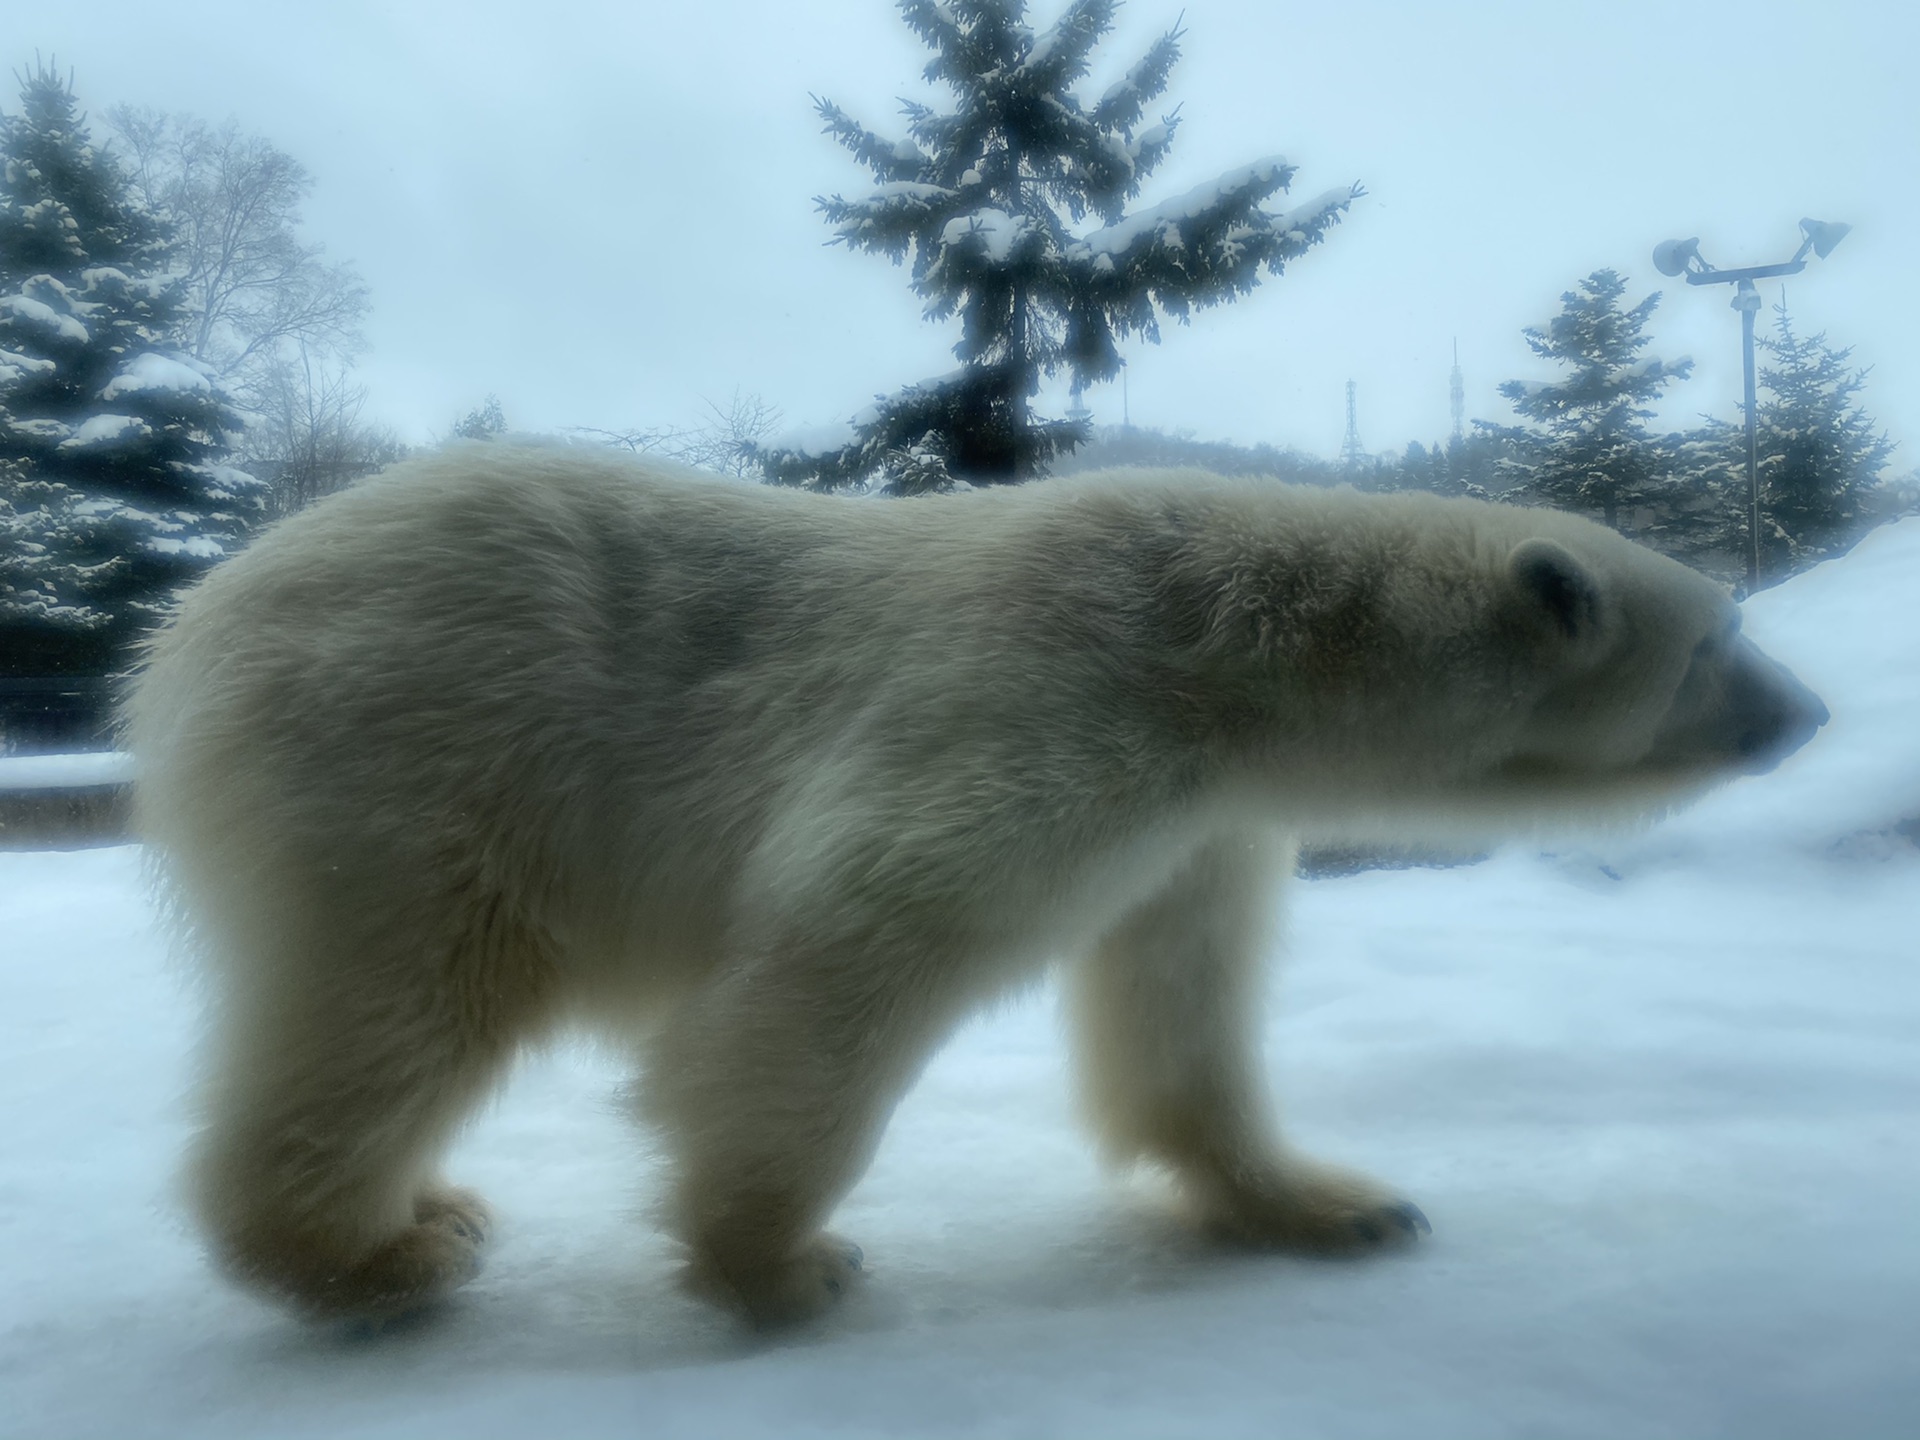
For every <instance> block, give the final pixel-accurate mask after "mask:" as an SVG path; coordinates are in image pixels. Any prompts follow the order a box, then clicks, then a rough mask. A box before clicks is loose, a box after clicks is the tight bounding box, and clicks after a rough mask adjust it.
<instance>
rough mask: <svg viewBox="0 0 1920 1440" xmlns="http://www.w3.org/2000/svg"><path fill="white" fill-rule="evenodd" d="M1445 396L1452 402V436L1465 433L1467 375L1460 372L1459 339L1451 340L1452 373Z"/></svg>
mask: <svg viewBox="0 0 1920 1440" xmlns="http://www.w3.org/2000/svg"><path fill="white" fill-rule="evenodd" d="M1447 398H1448V399H1450V400H1451V401H1452V402H1453V438H1454V439H1455V440H1459V439H1461V438H1463V436H1464V434H1465V425H1466V419H1467V377H1466V376H1465V375H1463V374H1461V373H1460V341H1459V338H1458V337H1457V336H1456V337H1455V339H1454V342H1453V374H1451V375H1450V376H1448V377H1447Z"/></svg>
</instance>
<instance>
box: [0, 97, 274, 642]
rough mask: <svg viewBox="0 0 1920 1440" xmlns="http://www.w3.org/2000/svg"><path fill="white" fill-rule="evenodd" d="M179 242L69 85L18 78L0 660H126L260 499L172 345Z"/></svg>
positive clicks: (222, 417) (239, 530)
mask: <svg viewBox="0 0 1920 1440" xmlns="http://www.w3.org/2000/svg"><path fill="white" fill-rule="evenodd" d="M169 240H170V233H169V228H168V225H167V222H166V220H165V218H164V217H162V216H160V215H157V214H155V213H154V212H153V211H152V210H151V209H149V208H148V207H146V206H144V205H142V204H141V203H140V202H139V201H138V200H137V199H136V198H135V197H134V196H133V194H132V192H131V190H130V188H129V186H128V183H127V177H126V175H125V173H124V172H123V171H122V169H121V168H120V166H119V165H118V163H117V162H116V161H115V159H114V157H113V156H112V155H111V154H110V153H108V152H106V151H104V150H100V149H97V148H95V146H94V145H93V143H92V141H91V139H90V137H89V133H88V128H87V124H86V119H85V117H84V116H83V115H82V114H81V113H80V111H79V106H78V103H77V102H76V100H75V99H74V95H73V90H72V86H71V82H70V81H69V80H66V79H62V78H61V77H60V76H59V75H58V74H57V73H56V72H55V71H54V70H53V69H52V68H51V67H48V66H36V68H35V69H34V70H33V71H32V72H30V73H29V74H27V75H25V76H23V77H22V78H21V92H20V112H19V113H18V114H13V115H9V114H4V113H0V672H4V673H6V674H10V675H14V676H20V675H70V674H94V675H98V674H103V673H106V672H107V671H108V670H110V669H112V668H115V667H117V666H118V665H120V664H121V663H123V661H124V659H125V657H126V654H127V646H128V644H129V642H130V641H131V640H132V639H133V638H134V637H135V636H137V635H138V634H139V633H140V631H142V630H143V629H145V628H146V627H147V626H148V625H150V624H151V623H152V622H153V620H154V619H155V618H156V617H157V616H158V615H159V614H160V613H161V611H162V609H163V608H164V606H165V603H166V600H167V598H168V596H169V595H170V594H171V592H172V591H173V590H174V589H175V588H176V587H177V586H179V585H180V584H182V583H183V582H185V581H187V580H190V579H192V578H193V577H194V576H196V575H198V574H199V573H200V572H201V571H203V570H204V569H205V568H206V567H207V566H208V565H210V564H212V563H213V562H214V561H215V560H217V559H219V558H220V557H221V556H222V555H224V554H226V553H227V552H228V551H229V550H231V549H233V548H234V547H236V546H237V545H239V544H241V543H242V542H243V541H244V539H245V536H246V534H247V531H248V529H249V528H250V527H251V525H252V524H253V523H255V521H256V520H257V518H258V517H259V515H260V514H261V513H262V510H263V499H264V490H263V487H261V486H260V485H258V484H257V483H256V482H255V481H254V480H253V479H252V478H251V477H250V476H247V475H245V474H243V473H241V472H240V471H238V470H235V469H232V468H230V467H228V466H224V465H222V464H221V463H220V457H221V456H222V454H224V452H225V448H226V443H227V438H228V436H229V435H230V434H231V433H232V432H233V431H234V430H235V429H236V428H237V427H238V424H239V419H238V416H237V415H236V413H235V412H234V410H233V408H232V406H231V405H230V404H229V402H228V400H227V397H226V396H225V395H224V394H223V393H222V392H221V390H220V389H219V388H218V387H217V386H216V385H215V384H214V383H213V381H212V379H211V378H210V376H209V375H208V373H207V371H206V368H205V367H204V366H201V365H198V364H196V363H194V362H192V361H191V360H189V359H187V358H185V357H184V356H181V355H179V354H178V353H174V352H170V351H169V350H168V349H167V348H166V344H165V338H164V337H165V336H166V335H167V334H168V333H169V332H170V331H171V330H172V329H173V327H174V326H175V325H176V323H177V318H178V304H179V299H178V286H177V282H176V281H175V279H174V277H172V276H171V275H169V274H168V273H167V272H166V270H165V265H166V260H167V256H168V253H169V251H168V245H169Z"/></svg>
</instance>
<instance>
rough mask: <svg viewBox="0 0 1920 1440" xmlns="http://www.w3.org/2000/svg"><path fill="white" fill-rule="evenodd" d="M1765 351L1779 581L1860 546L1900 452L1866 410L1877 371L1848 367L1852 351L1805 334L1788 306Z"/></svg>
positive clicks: (1764, 459)
mask: <svg viewBox="0 0 1920 1440" xmlns="http://www.w3.org/2000/svg"><path fill="white" fill-rule="evenodd" d="M1759 344H1760V347H1761V349H1763V350H1764V351H1766V353H1767V355H1768V357H1769V358H1770V359H1771V360H1772V362H1773V363H1772V364H1770V365H1762V366H1761V368H1760V384H1761V386H1762V387H1763V389H1764V392H1765V398H1764V399H1762V400H1761V402H1760V415H1759V422H1760V423H1759V440H1760V446H1759V452H1760V456H1759V461H1760V463H1759V474H1760V518H1761V524H1762V526H1763V532H1762V534H1761V537H1760V538H1761V557H1762V561H1763V572H1762V573H1763V574H1773V575H1776V576H1779V575H1784V574H1786V573H1790V572H1791V571H1793V570H1799V569H1804V568H1805V567H1806V566H1807V565H1810V564H1813V563H1815V562H1817V561H1819V560H1823V559H1825V558H1826V557H1827V556H1829V555H1834V554H1838V553H1840V552H1842V551H1844V550H1846V549H1848V548H1849V547H1851V546H1852V545H1853V543H1854V542H1855V541H1856V540H1858V539H1859V538H1860V536H1861V535H1862V534H1863V533H1864V532H1865V531H1866V529H1867V528H1868V527H1869V525H1870V524H1871V517H1872V510H1873V505H1872V501H1873V492H1874V490H1875V488H1876V487H1877V486H1878V485H1879V484H1880V480H1881V475H1882V472H1883V471H1885V469H1886V467H1887V461H1888V460H1889V459H1890V458H1892V455H1893V449H1894V446H1893V442H1892V441H1891V440H1889V439H1887V437H1886V434H1885V432H1884V431H1882V430H1880V429H1879V428H1878V427H1877V426H1876V425H1875V423H1874V421H1873V417H1872V416H1870V415H1868V414H1867V412H1866V410H1865V409H1864V408H1863V407H1862V406H1861V404H1860V399H1859V396H1860V392H1861V390H1862V389H1863V388H1865V386H1866V383H1867V373H1868V372H1867V371H1865V370H1861V369H1855V368H1852V367H1850V366H1849V365H1848V364H1847V361H1848V359H1849V358H1850V357H1851V356H1852V354H1853V351H1852V350H1851V349H1841V350H1836V349H1834V348H1832V347H1831V346H1829V345H1828V344H1827V337H1826V335H1825V334H1824V333H1821V334H1817V335H1807V336H1802V335H1800V334H1799V333H1798V332H1796V331H1795V330H1794V328H1793V318H1792V316H1790V315H1789V314H1788V313H1787V306H1786V302H1785V301H1784V300H1783V301H1782V302H1781V303H1780V304H1779V305H1778V306H1776V307H1775V309H1774V333H1773V334H1772V335H1771V336H1762V337H1761V339H1760V341H1759ZM1728 428H1729V429H1731V428H1733V427H1728Z"/></svg>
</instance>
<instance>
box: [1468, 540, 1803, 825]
mask: <svg viewBox="0 0 1920 1440" xmlns="http://www.w3.org/2000/svg"><path fill="white" fill-rule="evenodd" d="M1501 570H1502V573H1501V575H1500V576H1499V578H1498V580H1497V582H1496V583H1497V585H1498V586H1499V587H1500V588H1501V590H1502V592H1503V593H1502V595H1501V600H1500V604H1499V605H1498V607H1497V609H1496V613H1497V614H1498V615H1499V616H1500V617H1501V628H1503V629H1504V630H1505V631H1506V633H1507V635H1508V636H1509V637H1511V639H1510V643H1511V646H1512V650H1513V653H1514V654H1515V656H1516V657H1517V661H1518V676H1519V679H1518V683H1517V685H1516V687H1515V688H1516V691H1517V695H1516V698H1517V700H1518V701H1519V703H1518V705H1517V706H1516V712H1515V715H1514V720H1515V721H1516V722H1517V723H1515V724H1514V725H1513V726H1512V728H1511V730H1510V732H1509V734H1508V736H1507V744H1506V754H1505V756H1504V757H1503V758H1502V759H1501V761H1500V763H1499V765H1498V777H1499V779H1500V780H1501V781H1502V782H1504V783H1505V784H1507V785H1511V786H1512V787H1514V789H1515V790H1516V791H1517V792H1519V794H1522V795H1524V794H1538V795H1540V796H1541V797H1542V798H1554V797H1558V798H1560V799H1563V800H1569V801H1579V800H1582V799H1585V800H1588V801H1591V802H1592V803H1594V804H1596V805H1598V806H1601V807H1603V808H1607V809H1616V808H1622V807H1623V806H1624V808H1628V809H1632V808H1645V807H1647V806H1649V805H1651V806H1659V805H1662V804H1666V803H1671V802H1673V801H1676V800H1680V799H1684V798H1686V797H1687V796H1688V795H1689V794H1691V793H1692V792H1695V791H1697V790H1699V789H1701V788H1703V787H1704V786H1706V785H1708V784H1711V783H1712V782H1714V781H1715V780H1718V779H1722V778H1725V777H1727V776H1730V775H1733V774H1759V773H1762V772H1765V771H1767V770H1771V769H1772V768H1773V767H1774V766H1776V765H1778V764H1779V763H1780V761H1781V760H1783V759H1785V758H1786V757H1787V756H1788V755H1791V754H1792V753H1793V752H1794V751H1796V750H1798V749H1799V748H1800V747H1801V746H1802V745H1804V744H1806V743H1807V741H1808V740H1810V739H1812V738H1813V735H1814V732H1815V731H1817V730H1818V729H1819V728H1820V727H1821V726H1822V725H1824V724H1825V723H1826V721H1827V718H1828V716H1827V708H1826V706H1825V705H1823V704H1821V702H1820V699H1819V697H1818V696H1816V695H1815V694H1814V693H1813V692H1812V691H1811V690H1809V689H1808V688H1807V687H1806V686H1805V685H1803V684H1801V683H1800V681H1799V680H1797V679H1795V678H1794V676H1793V674H1792V673H1791V672H1790V671H1788V670H1787V668H1786V667H1785V666H1784V665H1781V664H1780V663H1779V662H1778V661H1776V660H1773V659H1771V658H1770V657H1768V656H1767V655H1766V654H1765V653H1763V652H1762V651H1761V650H1760V648H1759V647H1758V646H1757V645H1755V644H1754V643H1753V642H1752V641H1751V640H1749V639H1747V638H1746V637H1745V636H1744V635H1742V634H1741V633H1740V611H1739V607H1738V606H1736V605H1735V604H1734V602H1733V601H1732V599H1731V598H1730V597H1729V596H1728V595H1727V594H1726V593H1725V592H1724V591H1723V590H1722V589H1721V588H1720V587H1719V586H1717V585H1715V584H1713V583H1712V582H1710V581H1708V580H1707V579H1705V578H1704V577H1702V576H1700V575H1698V574H1696V573H1695V572H1693V571H1692V570H1689V569H1688V568H1687V567H1685V566H1683V565H1681V564H1678V563H1677V562H1675V561H1673V560H1670V559H1667V558H1665V557H1664V556H1661V555H1657V554H1655V553H1654V552H1652V551H1650V550H1647V549H1645V548H1643V547H1641V546H1637V545H1632V544H1629V543H1627V542H1625V541H1623V540H1621V539H1620V538H1619V537H1618V536H1616V535H1613V534H1611V533H1610V532H1607V531H1603V530H1599V529H1597V527H1584V526H1583V527H1580V528H1568V529H1566V530H1565V531H1564V532H1563V533H1561V534H1558V535H1553V536H1546V535H1535V536H1531V537H1529V538H1526V539H1523V540H1521V541H1519V543H1517V544H1515V545H1514V546H1513V547H1512V549H1511V550H1509V551H1508V552H1507V554H1506V556H1505V559H1504V563H1503V565H1502V566H1501Z"/></svg>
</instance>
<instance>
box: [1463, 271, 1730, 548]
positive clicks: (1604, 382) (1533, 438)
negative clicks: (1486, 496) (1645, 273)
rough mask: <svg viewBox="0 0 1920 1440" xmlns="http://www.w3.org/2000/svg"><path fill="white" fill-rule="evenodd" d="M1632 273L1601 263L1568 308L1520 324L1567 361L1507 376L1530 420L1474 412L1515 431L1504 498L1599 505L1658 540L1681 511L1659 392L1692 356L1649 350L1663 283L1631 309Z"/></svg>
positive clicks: (1564, 304)
mask: <svg viewBox="0 0 1920 1440" xmlns="http://www.w3.org/2000/svg"><path fill="white" fill-rule="evenodd" d="M1626 288H1627V282H1626V280H1625V279H1624V278H1623V277H1622V276H1621V275H1620V274H1619V273H1618V272H1616V271H1613V270H1596V271H1594V272H1593V273H1592V274H1591V275H1589V276H1587V277H1586V278H1585V279H1584V280H1582V281H1580V282H1579V284H1578V285H1577V287H1576V288H1574V289H1572V290H1568V291H1565V292H1563V293H1562V294H1561V296H1560V306H1561V308H1560V313H1559V314H1558V315H1556V316H1554V317H1553V319H1551V320H1549V321H1548V322H1547V324H1546V325H1545V326H1544V327H1542V328H1529V329H1527V330H1524V331H1522V332H1521V333H1522V335H1523V336H1524V337H1525V339H1526V342H1527V348H1528V349H1530V350H1531V351H1533V353H1534V354H1535V355H1538V356H1539V357H1540V358H1541V359H1543V360H1549V361H1552V362H1553V363H1554V364H1555V365H1559V366H1562V367H1564V368H1565V370H1566V372H1567V373H1566V375H1565V376H1564V378H1562V379H1560V380H1555V381H1545V382H1542V381H1531V380H1509V381H1507V382H1506V383H1505V384H1504V385H1502V386H1501V387H1500V393H1501V394H1502V395H1504V396H1505V397H1506V398H1507V399H1509V400H1511V401H1512V402H1513V408H1514V410H1515V412H1516V413H1517V414H1518V415H1519V416H1520V417H1521V419H1522V420H1524V421H1525V422H1527V423H1525V424H1523V425H1489V424H1487V423H1486V422H1484V421H1476V422H1474V423H1475V424H1476V425H1478V426H1479V427H1480V428H1481V429H1482V430H1483V431H1486V432H1489V433H1492V434H1494V435H1497V436H1500V437H1501V438H1504V439H1506V440H1508V441H1510V442H1511V443H1512V444H1513V446H1514V447H1515V451H1516V453H1515V455H1514V456H1513V457H1512V458H1510V459H1509V460H1508V461H1507V462H1506V463H1507V466H1508V468H1509V470H1510V473H1511V474H1512V475H1513V477H1514V481H1515V483H1514V484H1513V486H1512V487H1511V489H1509V490H1508V491H1507V493H1506V496H1505V498H1508V499H1513V500H1522V501H1528V502H1532V503H1535V504H1543V505H1552V506H1554V507H1556V508H1557V509H1562V510H1573V511H1578V512H1580V513H1583V514H1588V515H1592V516H1594V517H1596V518H1598V519H1600V520H1603V521H1605V522H1606V524H1608V525H1609V526H1611V527H1613V528H1614V529H1616V530H1620V531H1622V532H1623V533H1625V534H1629V535H1633V536H1635V537H1636V538H1639V539H1643V540H1653V539H1654V538H1655V532H1663V531H1664V529H1665V528H1666V527H1667V526H1669V525H1671V524H1681V523H1687V522H1683V521H1682V520H1681V519H1680V516H1681V515H1682V514H1683V513H1687V512H1684V511H1683V509H1677V508H1676V507H1675V504H1674V502H1675V500H1676V498H1677V497H1676V496H1675V494H1674V493H1673V478H1672V477H1671V476H1670V475H1669V474H1668V473H1667V471H1666V468H1665V466H1663V465H1662V464H1661V463H1660V460H1659V450H1658V448H1657V446H1656V445H1655V444H1654V442H1653V440H1652V437H1650V436H1649V435H1648V433H1647V428H1646V422H1647V421H1648V420H1649V419H1651V418H1652V416H1653V411H1652V409H1651V408H1649V407H1650V405H1651V402H1652V401H1654V400H1655V399H1657V398H1658V397H1659V395H1660V392H1661V391H1663V390H1665V389H1666V388H1667V386H1668V385H1670V384H1672V383H1673V382H1674V381H1676V380H1684V379H1685V378H1686V377H1687V376H1688V374H1690V373H1691V372H1692V369H1693V361H1692V360H1690V359H1686V358H1682V359H1679V360H1674V361H1671V362H1668V361H1663V360H1659V359H1656V358H1653V357H1651V356H1647V357H1644V358H1643V357H1642V355H1641V353H1640V352H1641V351H1643V350H1645V349H1646V347H1647V345H1648V343H1649V342H1650V338H1651V337H1649V336H1648V335H1647V334H1646V325H1647V320H1648V318H1649V317H1651V316H1652V314H1653V311H1654V308H1655V307H1656V306H1657V305H1658V304H1659V303H1660V296H1659V294H1658V293H1657V292H1656V293H1655V294H1652V295H1649V296H1648V297H1647V298H1646V299H1644V300H1642V301H1641V302H1640V303H1639V304H1638V305H1635V306H1634V307H1633V308H1632V309H1627V308H1625V306H1624V304H1623V300H1622V297H1623V296H1624V295H1625V293H1626Z"/></svg>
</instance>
